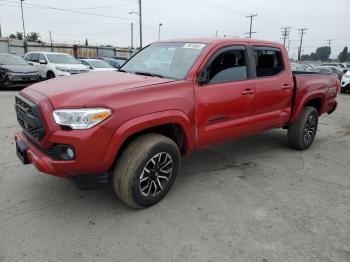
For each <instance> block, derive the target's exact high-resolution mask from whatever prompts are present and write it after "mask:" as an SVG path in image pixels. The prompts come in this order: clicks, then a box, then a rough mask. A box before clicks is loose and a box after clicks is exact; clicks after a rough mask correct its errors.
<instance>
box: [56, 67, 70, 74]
mask: <svg viewBox="0 0 350 262" xmlns="http://www.w3.org/2000/svg"><path fill="white" fill-rule="evenodd" d="M55 68H56V69H57V70H58V71H62V72H68V73H69V69H68V68H64V67H60V66H56V67H55Z"/></svg>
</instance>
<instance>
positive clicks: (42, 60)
mask: <svg viewBox="0 0 350 262" xmlns="http://www.w3.org/2000/svg"><path fill="white" fill-rule="evenodd" d="M39 64H41V65H45V64H47V62H46V61H45V60H44V59H40V60H39Z"/></svg>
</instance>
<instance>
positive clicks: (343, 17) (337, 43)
mask: <svg viewBox="0 0 350 262" xmlns="http://www.w3.org/2000/svg"><path fill="white" fill-rule="evenodd" d="M19 3H20V0H0V23H1V28H2V33H3V35H9V34H11V33H13V32H16V31H20V32H22V31H23V30H22V20H21V10H20V6H19ZM23 3H24V18H25V27H26V32H33V31H35V32H38V33H39V34H40V35H41V39H42V40H43V41H49V31H50V30H51V32H52V38H53V41H54V42H58V43H78V44H79V43H81V44H83V43H85V38H87V39H88V41H89V44H90V45H92V44H93V45H107V44H110V45H113V46H122V47H128V46H130V43H131V40H130V39H131V30H130V24H131V23H132V22H133V23H134V46H135V45H138V40H139V38H138V35H139V26H138V15H137V14H135V13H132V12H138V0H104V1H96V0H75V1H73V0H59V1H52V0H51V1H49V0H25V1H24V2H23ZM33 5H41V7H39V6H33ZM42 6H49V7H54V8H58V9H66V10H65V11H64V10H57V9H48V8H45V7H42ZM67 9H69V11H67ZM349 11H350V0H333V1H329V0H245V1H238V0H231V1H230V0H142V16H143V19H142V22H143V44H144V45H146V44H148V43H151V42H154V41H157V40H158V25H159V23H162V26H161V39H162V40H165V39H175V38H185V37H198V36H216V32H217V35H218V37H224V36H226V37H246V36H247V35H246V34H245V33H246V32H248V31H249V23H250V20H249V18H247V17H246V16H247V15H250V14H257V16H256V17H255V18H254V19H253V31H254V32H256V34H254V35H253V38H258V39H264V40H272V41H279V42H281V41H282V40H281V37H282V34H281V28H282V27H291V33H290V43H289V53H290V56H291V57H294V58H295V57H296V55H297V50H298V45H299V41H300V35H299V32H298V29H299V28H307V31H306V32H305V35H304V44H303V53H304V54H305V53H310V52H314V51H315V49H316V48H317V47H319V46H325V45H328V44H329V43H328V40H329V39H331V40H332V41H331V47H332V54H331V57H333V58H334V57H337V56H338V54H339V52H340V51H341V50H342V49H343V48H344V47H345V46H349V47H350V30H349V25H350V22H349ZM130 13H131V14H130ZM287 44H288V41H287Z"/></svg>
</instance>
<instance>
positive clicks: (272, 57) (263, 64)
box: [255, 48, 284, 77]
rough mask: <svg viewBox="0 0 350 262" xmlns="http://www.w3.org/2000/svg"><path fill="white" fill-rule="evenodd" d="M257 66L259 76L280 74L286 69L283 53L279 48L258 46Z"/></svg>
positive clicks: (256, 54) (256, 51) (256, 52)
mask: <svg viewBox="0 0 350 262" xmlns="http://www.w3.org/2000/svg"><path fill="white" fill-rule="evenodd" d="M255 66H256V75H257V77H268V76H274V75H278V74H279V73H280V72H282V71H283V70H284V65H283V58H282V53H281V52H280V51H279V50H277V49H276V50H275V49H271V48H270V49H269V48H266V49H264V48H256V49H255Z"/></svg>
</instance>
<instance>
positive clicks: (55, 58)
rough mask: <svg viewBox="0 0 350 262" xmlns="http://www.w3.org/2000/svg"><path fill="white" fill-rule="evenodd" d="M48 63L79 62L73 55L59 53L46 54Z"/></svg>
mask: <svg viewBox="0 0 350 262" xmlns="http://www.w3.org/2000/svg"><path fill="white" fill-rule="evenodd" d="M46 56H47V58H48V59H49V61H50V63H53V64H80V62H79V61H78V60H76V59H75V58H74V57H73V56H70V55H60V54H47V55H46Z"/></svg>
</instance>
